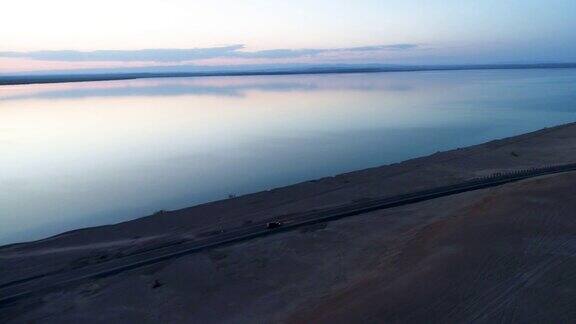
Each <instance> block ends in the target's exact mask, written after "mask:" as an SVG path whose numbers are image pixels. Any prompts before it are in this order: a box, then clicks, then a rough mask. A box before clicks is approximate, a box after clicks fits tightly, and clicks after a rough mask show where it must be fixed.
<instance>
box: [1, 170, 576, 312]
mask: <svg viewBox="0 0 576 324" xmlns="http://www.w3.org/2000/svg"><path fill="white" fill-rule="evenodd" d="M570 171H576V163H572V164H566V165H558V166H549V167H543V168H538V169H530V170H519V171H514V172H510V173H503V174H500V173H498V174H494V175H492V176H489V177H485V178H481V179H474V180H471V181H466V182H463V183H460V184H455V185H450V186H443V187H438V188H433V189H430V190H424V191H418V192H413V193H409V194H404V195H398V196H393V197H387V198H381V199H373V200H369V201H364V202H358V203H353V204H348V205H344V206H341V207H337V208H330V209H324V210H313V211H309V212H304V213H299V214H294V215H286V216H283V217H278V221H281V222H282V223H283V225H282V226H281V227H278V228H274V229H268V228H267V226H266V225H267V224H266V223H255V224H252V225H249V226H243V227H240V228H237V229H233V230H229V231H227V232H220V233H215V234H214V235H212V236H209V237H207V238H203V239H199V240H189V241H178V242H173V243H172V244H168V245H164V246H162V247H159V248H156V249H152V250H148V251H145V252H141V253H138V254H132V255H128V256H125V257H121V258H117V259H112V260H110V261H106V262H102V263H99V264H93V265H89V266H85V267H82V268H77V269H72V270H62V271H58V272H52V273H47V274H44V275H39V276H34V277H30V278H23V279H19V280H16V281H12V282H9V283H4V284H2V285H0V289H1V291H0V307H1V306H3V305H7V304H10V303H12V302H15V301H17V300H18V299H21V298H25V297H29V296H32V295H34V294H37V293H40V292H44V291H47V290H51V289H55V288H59V287H63V286H66V285H70V284H74V283H78V282H80V281H82V280H87V279H96V278H102V277H107V276H111V275H114V274H117V273H120V272H124V271H128V270H132V269H136V268H139V267H143V266H147V265H151V264H155V263H158V262H162V261H166V260H169V259H173V258H177V257H180V256H183V255H187V254H191V253H196V252H199V251H203V250H206V249H209V248H214V247H218V246H223V245H228V244H232V243H237V242H241V241H246V240H250V239H253V238H257V237H262V236H266V235H272V234H275V233H279V232H284V231H290V230H294V229H296V228H299V227H302V226H307V225H312V224H317V223H324V222H328V221H333V220H337V219H340V218H344V217H350V216H354V215H360V214H364V213H367V212H371V211H375V210H380V209H387V208H392V207H397V206H403V205H408V204H413V203H417V202H421V201H425V200H430V199H435V198H439V197H445V196H449V195H454V194H458V193H463V192H467V191H472V190H478V189H484V188H489V187H494V186H499V185H502V184H505V183H510V182H514V181H519V180H523V179H528V178H533V177H539V176H543V175H549V174H555V173H562V172H570Z"/></svg>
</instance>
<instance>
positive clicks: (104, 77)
mask: <svg viewBox="0 0 576 324" xmlns="http://www.w3.org/2000/svg"><path fill="white" fill-rule="evenodd" d="M571 68H576V63H548V64H486V65H438V66H398V67H366V66H360V67H341V68H339V67H329V68H327V67H311V68H298V69H279V70H272V69H268V70H245V71H205V72H143V73H106V74H101V73H90V74H74V75H71V74H69V75H65V74H58V75H17V76H0V86H2V85H23V84H43V83H70V82H91V81H117V80H134V79H151V78H185V77H212V76H258V75H298V74H347V73H384V72H419V71H462V70H528V69H571Z"/></svg>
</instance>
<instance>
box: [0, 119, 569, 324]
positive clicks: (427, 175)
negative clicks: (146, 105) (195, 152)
mask: <svg viewBox="0 0 576 324" xmlns="http://www.w3.org/2000/svg"><path fill="white" fill-rule="evenodd" d="M575 161H576V124H568V125H562V126H558V127H554V128H549V129H543V130H540V131H537V132H534V133H529V134H524V135H520V136H517V137H511V138H507V139H502V140H497V141H492V142H489V143H485V144H481V145H477V146H473V147H468V148H463V149H457V150H452V151H447V152H441V153H437V154H434V155H431V156H427V157H423V158H418V159H413V160H409V161H405V162H402V163H397V164H393V165H389V166H382V167H378V168H373V169H367V170H362V171H356V172H352V173H347V174H342V175H338V176H335V177H330V178H323V179H319V180H314V181H309V182H305V183H301V184H297V185H293V186H289V187H284V188H279V189H274V190H270V191H265V192H260V193H255V194H251V195H246V196H242V197H238V198H233V199H228V200H223V201H219V202H214V203H209V204H204V205H200V206H195V207H191V208H187V209H183V210H177V211H170V212H166V213H162V214H157V215H151V216H147V217H143V218H140V219H137V220H133V221H129V222H125V223H120V224H116V225H109V226H101V227H95V228H88V229H82V230H77V231H72V232H68V233H64V234H61V235H58V236H55V237H52V238H48V239H45V240H40V241H36V242H29V243H22V244H15V245H9V246H5V247H2V248H0V285H1V284H4V283H7V282H11V281H13V280H17V279H20V278H25V277H29V276H33V275H39V274H42V273H46V272H50V271H59V272H65V271H66V270H67V269H72V268H78V267H83V266H86V265H89V264H93V263H99V262H107V260H110V259H113V258H121V257H122V256H125V255H129V254H131V253H136V252H138V251H142V250H144V249H151V248H157V247H160V246H163V245H165V244H169V243H170V242H173V241H175V240H185V239H194V238H199V237H203V236H205V235H207V233H210V232H211V231H214V230H220V229H229V228H234V227H239V226H242V225H243V224H246V223H247V222H249V221H258V220H269V219H275V218H276V217H278V216H281V215H285V214H291V213H299V212H305V211H309V210H313V209H320V208H326V207H330V206H338V205H344V204H347V203H350V202H357V201H361V200H362V199H369V198H375V197H385V196H389V195H394V194H399V193H406V192H412V191H416V190H422V189H428V188H433V187H436V186H440V185H447V184H453V183H458V182H461V181H464V180H468V179H471V178H475V177H480V176H484V175H488V174H492V173H495V172H503V171H509V170H517V169H525V168H530V167H541V166H544V165H551V164H564V163H572V162H575ZM575 184H576V174H575V173H565V174H559V175H553V176H545V177H538V178H534V179H529V180H524V181H521V182H517V183H512V184H507V185H503V186H500V187H495V188H490V189H484V190H478V191H473V192H468V193H463V194H458V195H454V196H450V197H444V198H439V199H436V200H432V201H427V202H422V203H418V204H413V205H409V206H403V207H398V208H393V209H388V210H381V211H376V212H371V213H367V214H363V215H359V216H355V217H350V218H346V219H342V220H339V221H334V222H330V223H325V224H320V225H315V226H310V227H306V228H302V229H300V230H298V231H291V232H286V233H281V234H277V235H272V236H269V237H265V238H260V239H256V240H252V241H248V242H244V243H240V244H235V245H231V246H227V247H221V248H217V249H211V250H209V251H206V252H202V253H197V254H191V255H187V256H183V257H180V258H177V259H174V260H169V261H166V262H162V263H158V264H155V265H152V266H148V267H144V268H139V269H136V270H132V271H130V272H125V273H121V274H118V275H115V276H110V277H106V278H102V279H97V280H86V281H85V282H81V283H79V284H75V285H71V286H69V287H66V288H62V289H55V290H53V291H49V292H46V293H45V294H42V295H40V296H34V297H31V298H28V299H24V300H20V301H18V302H17V303H15V304H12V305H8V306H3V307H2V308H0V321H2V322H14V323H17V322H26V321H32V322H34V321H37V322H43V323H51V322H56V323H62V322H80V321H82V322H112V323H116V322H118V323H126V322H159V321H160V322H164V323H172V322H195V323H221V322H232V323H237V322H240V323H241V322H250V323H253V322H257V323H262V322H264V323H265V322H293V323H322V322H326V323H334V322H342V323H350V322H362V323H370V322H403V323H404V322H423V321H424V322H455V321H456V322H462V321H466V322H467V321H479V322H493V321H505V322H510V321H515V322H527V321H534V322H538V321H548V322H567V321H568V320H569V319H571V318H574V316H575V315H576V314H575V312H576V302H574V301H573V300H574V298H572V297H573V296H574V293H575V289H576V280H575V279H574V278H576V277H575V276H574V275H573V274H571V272H572V271H571V269H573V268H574V266H575V265H576V259H575V258H574V256H575V253H576V245H575V244H576V243H575V242H576V235H575V234H574V233H576V231H575V230H576V218H574V217H573V211H574V210H576V201H575V200H574V199H573V197H574V194H575V193H576V187H575Z"/></svg>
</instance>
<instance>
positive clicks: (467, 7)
mask: <svg viewBox="0 0 576 324" xmlns="http://www.w3.org/2000/svg"><path fill="white" fill-rule="evenodd" d="M575 14H576V1H574V0H548V1H544V0H500V1H496V0H482V1H480V0H475V1H471V0H459V1H457V0H428V1H425V0H421V1H413V0H412V1H410V0H404V1H400V0H380V1H373V0H364V1H362V0H359V1H338V0H332V1H325V0H316V1H314V0H309V1H303V0H291V1H274V0H268V1H263V0H254V1H241V0H220V1H218V0H212V1H203V0H196V1H188V0H139V1H128V0H124V1H119V0H99V1H90V0H86V1H75V0H51V1H46V0H3V4H2V13H1V14H0V15H1V16H0V18H1V19H0V73H10V72H21V71H32V70H52V69H56V70H62V69H83V68H118V69H122V68H125V67H136V66H156V65H180V64H181V65H212V66H218V65H229V64H235V65H236V64H285V63H313V64H318V63H368V62H369V63H383V64H462V63H510V62H518V63H531V62H568V61H572V62H573V61H576V32H574V31H575V30H576V19H575V18H574V15H575Z"/></svg>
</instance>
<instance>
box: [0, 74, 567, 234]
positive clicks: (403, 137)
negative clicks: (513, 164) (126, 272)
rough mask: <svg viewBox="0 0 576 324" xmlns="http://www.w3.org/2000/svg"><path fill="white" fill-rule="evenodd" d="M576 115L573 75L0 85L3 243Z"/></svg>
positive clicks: (483, 138)
mask: <svg viewBox="0 0 576 324" xmlns="http://www.w3.org/2000/svg"><path fill="white" fill-rule="evenodd" d="M575 117H576V70H571V69H566V70H510V71H505V70H499V71H444V72H407V73H377V74H341V75H336V74H334V75H305V76H303V75H297V76H256V77H209V78H208V77H207V78H184V79H147V80H134V81H110V82H91V83H71V84H52V85H23V86H6V87H0V224H1V226H0V244H2V243H10V242H17V241H23V240H31V239H38V238H42V237H46V236H48V235H52V234H57V233H59V232H62V231H65V230H70V229H75V228H79V227H85V226H94V225H102V224H108V223H114V222H119V221H125V220H129V219H133V218H136V217H140V216H144V215H147V214H150V213H152V212H154V211H157V210H160V209H177V208H183V207H187V206H190V205H194V204H198V203H202V202H207V201H211V200H218V199H222V198H225V197H226V196H227V195H228V194H236V195H239V194H245V193H250V192H255V191H259V190H263V189H269V188H272V187H277V186H284V185H289V184H293V183H297V182H300V181H304V180H309V179H313V178H319V177H324V176H329V175H334V174H337V173H341V172H346V171H351V170H355V169H362V168H367V167H373V166H377V165H381V164H388V163H392V162H398V161H402V160H406V159H409V158H413V157H417V156H421V155H426V154H430V153H434V152H436V151H440V150H447V149H452V148H456V147H462V146H467V145H471V144H477V143H482V142H485V141H488V140H491V139H495V138H502V137H506V136H512V135H516V134H520V133H524V132H527V131H533V130H537V129H540V128H543V127H547V126H552V125H556V124H560V123H566V122H571V121H574V120H575Z"/></svg>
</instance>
